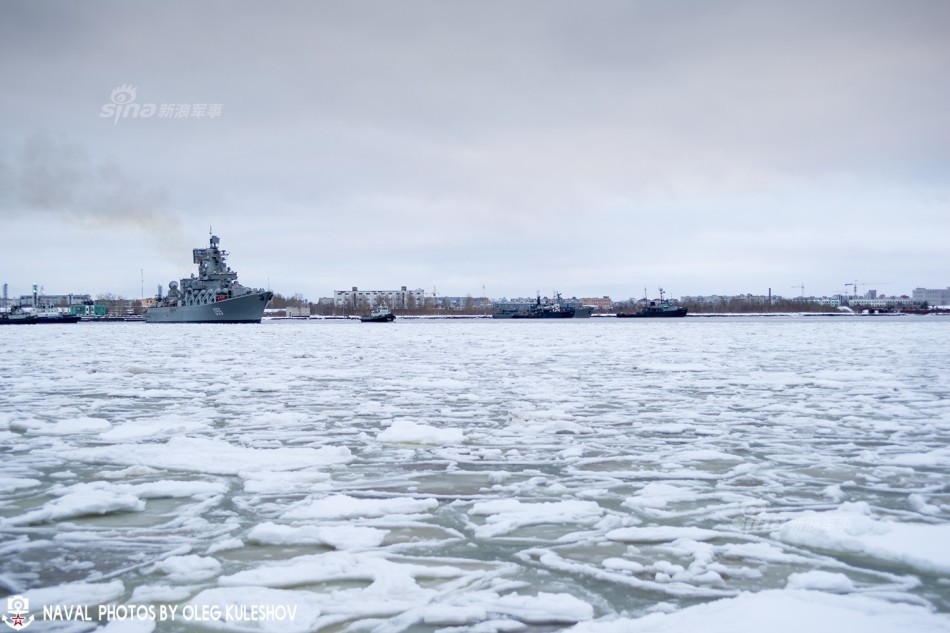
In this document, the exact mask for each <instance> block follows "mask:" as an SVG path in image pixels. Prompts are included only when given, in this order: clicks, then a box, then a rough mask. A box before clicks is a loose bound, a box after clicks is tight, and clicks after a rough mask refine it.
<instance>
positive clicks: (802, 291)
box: [792, 281, 805, 299]
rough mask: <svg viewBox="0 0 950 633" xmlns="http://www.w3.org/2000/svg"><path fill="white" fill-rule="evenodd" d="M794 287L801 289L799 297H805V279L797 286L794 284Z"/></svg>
mask: <svg viewBox="0 0 950 633" xmlns="http://www.w3.org/2000/svg"><path fill="white" fill-rule="evenodd" d="M792 288H798V289H799V290H801V294H799V296H798V298H799V299H804V298H805V282H804V281H803V282H802V283H800V284H798V285H797V286H792Z"/></svg>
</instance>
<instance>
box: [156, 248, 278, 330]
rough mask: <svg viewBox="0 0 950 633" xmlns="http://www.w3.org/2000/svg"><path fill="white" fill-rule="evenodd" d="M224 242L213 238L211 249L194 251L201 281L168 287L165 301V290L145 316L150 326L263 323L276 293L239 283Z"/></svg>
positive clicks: (191, 278) (193, 254)
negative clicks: (153, 324) (224, 249)
mask: <svg viewBox="0 0 950 633" xmlns="http://www.w3.org/2000/svg"><path fill="white" fill-rule="evenodd" d="M220 242H221V240H220V239H219V238H218V236H217V235H212V236H211V240H210V243H209V245H208V248H196V249H193V250H192V257H193V259H194V263H196V264H198V277H197V278H196V277H195V275H194V273H192V275H191V277H190V278H187V279H182V280H181V285H180V286H179V284H178V282H177V281H172V282H171V283H169V284H168V294H166V295H165V296H164V297H162V294H161V287H159V293H158V296H156V297H155V307H152V308H149V309H148V310H147V311H146V312H145V321H146V322H147V323H260V322H261V317H262V316H263V315H264V308H265V307H266V306H267V302H268V301H270V300H271V299H272V298H273V296H274V293H272V292H271V291H270V290H264V289H262V288H246V287H244V286H242V285H241V284H240V283H238V280H237V273H236V272H234V271H233V270H231V267H230V266H228V265H227V256H228V253H227V251H223V250H221V249H220V248H218V244H219V243H220Z"/></svg>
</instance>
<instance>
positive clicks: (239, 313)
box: [145, 291, 274, 323]
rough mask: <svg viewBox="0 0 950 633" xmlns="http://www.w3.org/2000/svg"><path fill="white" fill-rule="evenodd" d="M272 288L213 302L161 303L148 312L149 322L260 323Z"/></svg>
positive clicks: (271, 294)
mask: <svg viewBox="0 0 950 633" xmlns="http://www.w3.org/2000/svg"><path fill="white" fill-rule="evenodd" d="M273 296H274V295H273V293H272V292H269V291H264V292H254V293H251V294H246V295H242V296H240V297H234V298H231V299H224V300H223V301H216V302H214V303H206V304H201V305H185V306H158V307H154V308H149V309H148V311H147V312H146V313H145V322H146V323H260V322H261V317H263V316H264V308H265V307H266V306H267V302H268V301H270V300H271V298H272V297H273Z"/></svg>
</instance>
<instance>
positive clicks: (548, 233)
mask: <svg viewBox="0 0 950 633" xmlns="http://www.w3.org/2000/svg"><path fill="white" fill-rule="evenodd" d="M948 30H950V5H947V4H946V3H944V2H938V1H923V0H918V1H912V2H910V3H905V4H902V5H901V6H897V5H895V4H893V3H891V2H883V1H882V2H878V1H871V2H852V1H837V2H823V3H818V2H801V3H787V2H735V1H733V2H721V3H715V4H710V3H707V2H678V3H657V2H610V1H604V2H597V3H594V4H589V3H584V4H582V3H578V2H531V1H529V2H519V3H510V2H479V3H445V2H422V1H418V2H408V3H390V2H362V1H361V2H354V3H303V2H299V3H295V2H289V3H281V4H280V5H277V6H271V5H265V4H260V3H251V2H238V3H215V2H211V3H202V4H200V5H193V4H188V3H176V2H172V3H162V4H146V5H142V4H127V3H121V2H102V3H96V4H83V5H78V4H72V3H65V2H63V3H60V2H51V3H43V4H36V3H30V2H17V1H14V2H8V3H4V4H3V5H0V53H2V55H0V79H2V80H3V85H4V86H7V87H9V90H7V91H6V93H5V100H4V102H3V103H2V104H0V114H2V115H3V116H4V117H5V120H10V121H15V122H17V125H16V127H15V128H8V129H7V130H6V131H3V132H0V143H3V145H4V146H6V147H14V146H18V145H19V144H22V143H23V138H22V137H21V134H23V135H24V136H25V134H26V133H30V132H32V131H33V130H36V129H39V130H53V131H54V133H61V132H62V131H66V132H68V135H69V137H70V138H73V139H75V140H76V142H77V143H79V144H81V145H82V146H83V147H86V148H89V150H88V152H86V154H89V155H94V156H97V157H102V156H110V157H114V161H115V164H116V165H121V167H122V169H121V173H120V174H118V175H112V176H108V175H102V174H100V167H101V165H99V164H97V163H96V162H95V161H91V162H90V161H89V160H86V162H85V163H83V162H82V161H80V163H81V164H84V165H87V167H83V168H82V169H83V170H84V171H83V172H82V173H83V175H82V176H81V177H80V180H81V181H82V182H91V181H94V182H98V183H99V184H97V185H95V186H94V187H92V188H91V189H90V186H88V185H82V186H78V185H76V186H72V187H73V188H70V187H71V185H69V184H68V183H69V182H71V181H70V178H73V177H79V176H76V175H75V174H73V173H72V172H73V171H75V168H74V167H72V166H71V165H70V164H68V161H67V164H61V165H59V166H58V167H57V169H60V171H61V172H62V173H61V174H58V175H57V176H56V177H55V178H53V179H52V180H53V181H54V182H50V179H49V178H48V179H47V181H46V182H47V183H48V184H49V187H48V188H47V187H45V186H41V187H38V188H34V192H33V194H31V195H32V199H34V201H35V202H34V204H37V205H40V203H43V201H47V202H54V201H56V200H60V199H61V197H62V196H63V195H67V197H70V196H71V197H72V199H75V198H77V197H78V198H80V199H81V200H82V202H81V204H80V206H83V205H86V206H88V205H90V204H92V203H91V202H89V200H90V199H92V198H96V199H98V200H102V199H106V200H108V199H109V196H108V195H104V193H105V192H106V191H113V190H115V191H116V192H120V193H116V195H117V196H119V199H123V198H122V196H123V195H124V196H125V199H127V198H130V197H131V198H132V199H134V200H140V201H141V206H142V208H143V209H155V215H153V216H151V217H153V218H154V219H155V220H156V221H157V225H159V226H161V225H164V224H166V223H167V224H168V225H169V226H172V225H174V222H175V220H176V218H177V221H178V222H180V226H181V227H182V230H183V231H184V232H185V233H186V234H188V235H191V236H195V238H196V239H189V240H188V244H187V245H185V246H177V247H175V248H179V249H182V250H181V251H180V253H178V254H177V255H176V260H177V261H179V262H182V261H183V262H185V263H187V260H188V257H187V254H188V249H190V248H191V247H192V246H197V245H198V243H200V241H203V238H202V239H197V238H198V236H203V235H204V232H205V231H206V230H207V226H208V225H209V224H214V225H215V229H216V230H220V231H221V233H222V237H223V239H224V240H225V243H226V244H227V245H229V247H230V248H232V250H233V251H234V253H235V255H236V256H239V257H241V258H242V260H243V261H244V262H246V263H243V262H242V263H241V264H240V265H241V272H242V276H243V275H247V274H249V273H252V274H253V272H254V271H259V272H260V274H266V275H268V276H270V278H271V279H272V280H273V281H274V285H275V286H278V287H279V286H281V284H282V283H286V284H288V285H291V286H292V287H291V288H287V289H286V290H288V291H301V292H304V293H305V294H307V295H309V296H311V297H316V296H319V295H321V294H324V293H326V292H328V291H329V290H331V289H332V288H333V287H348V286H349V285H352V284H353V283H358V284H360V285H393V284H398V285H401V284H404V283H408V284H410V285H424V286H427V287H428V286H431V285H433V284H436V285H438V286H440V288H445V289H446V291H450V292H458V293H460V294H464V293H465V292H474V291H477V290H478V289H480V287H481V285H482V283H485V284H486V285H487V286H489V288H492V287H494V288H496V292H499V293H516V292H519V291H522V292H530V291H532V290H534V289H536V287H538V286H541V287H546V286H549V285H552V284H561V283H572V284H577V286H580V287H579V288H577V292H583V291H588V290H589V292H591V293H599V292H608V291H609V292H614V291H615V290H616V291H618V292H621V293H622V292H624V289H625V288H626V287H631V290H630V293H631V294H639V293H640V290H639V288H642V286H643V285H644V284H648V285H650V286H654V285H657V284H663V285H665V286H670V287H674V288H680V289H681V292H684V293H685V292H689V293H697V292H717V291H723V292H725V291H736V292H738V291H745V290H751V289H754V288H761V287H765V286H767V285H776V284H779V283H786V282H783V281H781V280H778V279H777V278H779V277H781V278H783V279H784V278H787V279H788V281H787V283H788V284H789V285H790V284H791V283H798V282H799V281H800V280H801V278H802V276H803V275H809V276H810V279H806V280H805V281H806V284H807V285H808V286H809V287H811V288H814V289H815V290H816V291H824V292H832V291H835V290H840V284H841V283H843V281H845V280H846V279H847V277H851V276H854V275H856V274H857V275H858V276H861V275H862V272H854V271H865V272H864V273H863V274H864V276H866V277H867V278H885V277H886V278H890V277H892V276H895V275H888V272H889V270H894V271H898V270H899V271H900V273H899V274H900V280H899V281H896V282H895V284H896V285H897V286H898V287H902V288H904V289H905V290H907V289H909V288H910V287H912V286H913V285H915V284H919V283H928V284H934V283H936V284H945V283H947V281H946V280H943V281H941V279H940V277H939V273H937V272H934V271H939V270H947V269H948V268H950V267H948V264H950V262H948V256H947V255H946V250H945V249H944V248H943V245H942V240H941V239H940V237H939V236H940V235H945V234H946V233H947V232H948V231H950V226H948V222H950V220H948V219H947V218H948V217H950V205H948V195H950V192H948V186H947V183H946V178H945V174H946V173H947V172H948V170H950V149H948V148H950V128H948V126H947V124H946V122H945V118H946V117H945V112H944V111H945V104H946V102H947V101H948V99H950V86H948V83H947V82H946V80H945V78H944V74H945V69H946V68H948V67H950V45H948V44H947V41H946V37H945V34H946V32H948ZM123 83H130V84H133V85H136V86H138V87H139V91H138V98H139V101H140V102H142V103H157V104H161V103H221V104H223V106H224V110H223V115H222V116H221V117H220V118H218V119H215V120H207V119H204V120H199V119H186V120H169V119H163V120H159V119H158V118H157V117H154V118H151V119H147V120H145V119H139V120H131V119H130V120H122V121H120V122H119V123H118V124H116V125H113V124H112V122H111V121H106V120H102V119H100V118H99V117H98V112H99V109H100V108H101V106H102V104H103V103H105V102H106V101H107V100H108V98H109V93H110V91H111V89H112V88H113V87H115V86H117V85H119V84H123ZM20 130H23V131H24V132H20ZM11 155H12V153H11V152H8V153H7V156H8V160H9V157H10V156H11ZM41 171H42V170H41ZM60 180H62V182H60ZM135 182H157V183H162V184H163V185H164V187H165V189H166V190H167V191H168V192H170V193H171V194H173V196H174V201H175V204H174V205H173V206H171V205H168V204H167V199H165V200H163V199H162V197H161V196H160V195H157V194H156V193H155V192H151V191H149V190H148V188H146V187H142V186H140V185H136V184H135ZM104 183H109V184H104ZM76 187H79V189H78V190H77V189H76ZM64 188H65V190H66V191H65V194H64V193H63V192H62V191H61V189H64ZM91 191H94V192H95V194H93V193H90V192H91ZM120 194H121V195H120ZM97 195H98V198H97ZM73 204H77V203H75V202H74V203H73ZM96 204H98V205H102V206H104V207H106V208H108V209H115V212H114V213H113V212H112V211H97V213H99V215H96V216H95V217H97V218H110V220H109V222H107V224H109V225H110V226H113V227H118V228H116V229H115V230H116V231H121V230H122V229H121V227H122V226H127V227H128V229H129V230H130V231H135V230H137V229H134V228H133V226H132V225H133V224H134V223H135V222H136V220H133V221H131V223H126V224H123V222H122V221H121V219H120V218H121V217H122V211H121V208H122V207H123V206H126V207H129V208H132V209H134V208H135V207H136V205H124V204H122V203H116V204H112V203H108V202H100V203H96ZM149 204H151V205H152V206H148V205H149ZM37 208H40V207H39V206H38V207H37ZM97 208H98V207H97ZM48 217H59V218H61V219H63V221H67V220H68V221H71V222H74V223H75V224H76V225H78V223H79V220H77V219H75V218H74V217H73V218H72V219H70V217H71V216H69V215H68V214H67V213H65V212H63V214H62V215H60V216H48ZM133 217H134V212H133ZM140 219H141V218H140ZM86 222H87V224H88V220H86ZM153 226H155V225H154V224H153ZM148 230H149V231H151V230H153V229H148ZM154 230H159V229H157V228H156V229H154ZM88 233H89V234H91V233H93V232H88ZM99 233H101V231H100V232H99ZM776 243H780V244H781V248H775V247H774V246H775V245H776ZM908 243H913V244H914V245H915V247H914V248H913V249H912V252H911V253H908V252H907V250H906V246H901V247H900V248H897V247H896V245H897V244H901V245H906V244H908ZM770 244H771V245H772V247H769V245H770ZM149 248H151V246H149ZM314 254H319V256H314ZM671 254H675V262H676V263H675V265H674V264H672V263H670V262H669V260H668V259H667V258H668V257H670V256H671ZM710 262H715V265H714V266H713V265H711V264H710ZM816 262H820V264H818V265H816ZM265 270H266V273H264V272H263V271H265ZM707 271H708V272H707ZM842 277H843V278H844V279H841V278H842ZM558 280H566V281H563V282H562V281H558ZM77 283H84V282H83V281H82V280H77ZM519 289H520V290H519ZM565 290H568V289H566V288H565ZM568 291H569V292H573V291H574V290H573V289H569V290H568Z"/></svg>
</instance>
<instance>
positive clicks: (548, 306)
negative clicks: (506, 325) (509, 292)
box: [492, 292, 575, 319]
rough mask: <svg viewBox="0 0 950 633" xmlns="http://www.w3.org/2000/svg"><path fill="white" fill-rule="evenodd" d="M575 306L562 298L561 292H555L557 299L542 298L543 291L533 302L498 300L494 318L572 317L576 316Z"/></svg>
mask: <svg viewBox="0 0 950 633" xmlns="http://www.w3.org/2000/svg"><path fill="white" fill-rule="evenodd" d="M574 312H575V307H574V306H573V305H572V304H568V303H567V302H565V301H564V300H563V299H562V298H561V293H559V292H558V293H555V300H554V301H552V300H550V299H548V298H547V297H545V298H544V300H543V301H542V300H541V293H538V298H537V300H536V301H534V302H533V303H527V302H504V303H502V302H498V303H495V312H494V313H493V314H492V318H493V319H571V318H574Z"/></svg>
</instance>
